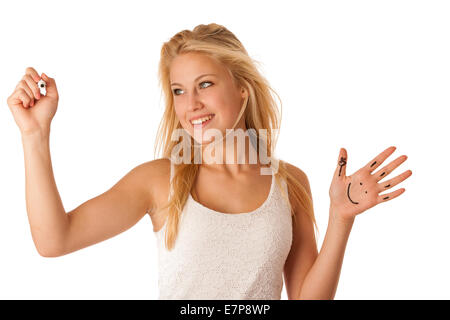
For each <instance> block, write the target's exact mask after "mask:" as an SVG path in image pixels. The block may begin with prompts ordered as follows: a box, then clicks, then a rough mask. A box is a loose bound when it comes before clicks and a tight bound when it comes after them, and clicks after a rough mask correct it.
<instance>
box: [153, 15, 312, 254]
mask: <svg viewBox="0 0 450 320" xmlns="http://www.w3.org/2000/svg"><path fill="white" fill-rule="evenodd" d="M188 52H195V53H201V54H205V55H207V56H208V57H210V58H213V59H215V60H216V61H218V62H219V63H221V64H223V65H224V66H226V67H227V69H228V71H229V72H230V74H231V75H232V79H233V80H234V82H235V84H236V85H237V86H242V87H244V88H246V89H247V92H248V100H247V108H246V110H245V112H244V114H243V117H244V119H245V125H246V127H247V129H250V128H253V129H255V131H256V133H257V136H258V139H259V138H260V137H259V132H260V131H259V130H260V129H266V130H267V131H266V132H267V133H266V136H267V137H266V138H267V140H266V141H267V142H266V144H267V146H266V150H267V156H268V157H269V158H271V157H272V158H273V154H274V152H273V151H274V148H275V145H276V141H277V139H278V134H275V132H274V130H273V129H278V130H279V127H280V123H281V115H280V113H279V110H278V107H277V104H276V103H275V100H274V99H273V97H272V96H271V94H270V92H271V91H272V92H274V93H275V94H276V95H277V97H278V99H279V100H280V103H281V99H280V98H279V96H278V94H277V93H276V92H275V91H274V90H273V89H272V88H271V86H270V85H269V83H268V82H267V80H266V79H265V78H264V77H263V76H262V75H261V74H260V72H259V71H258V69H257V68H256V65H257V64H259V62H257V61H255V60H253V59H252V58H250V57H249V55H248V53H247V51H246V49H245V48H244V46H243V45H242V43H241V42H240V41H239V40H238V39H237V38H236V36H235V35H234V34H233V33H232V32H230V31H229V30H228V29H226V28H225V27H224V26H221V25H218V24H215V23H210V24H207V25H204V24H200V25H198V26H196V27H195V28H194V29H193V30H192V31H190V30H183V31H180V32H178V33H177V34H175V35H174V36H173V37H172V38H171V39H170V40H169V41H167V42H165V43H164V44H163V46H162V48H161V59H160V62H159V69H158V77H159V81H160V85H161V88H162V93H163V95H164V98H165V110H164V114H163V117H162V120H161V122H160V125H159V128H158V133H157V137H156V143H155V154H159V153H158V152H157V150H159V151H160V149H161V146H162V148H163V157H164V158H169V159H171V152H172V149H173V148H174V146H175V145H176V144H178V141H173V140H172V133H173V132H174V130H176V129H182V126H181V124H180V122H179V120H178V118H177V116H176V114H175V110H174V105H173V96H172V90H171V87H170V65H171V62H172V61H173V59H174V58H175V57H176V56H178V55H180V54H184V53H188ZM278 130H276V131H278ZM189 138H190V139H191V143H190V146H191V161H190V162H189V163H187V164H186V163H183V162H182V163H180V164H178V165H176V166H174V168H175V171H174V173H173V179H172V180H171V182H170V188H171V190H172V191H173V193H171V195H170V197H169V200H168V201H167V204H166V205H165V206H163V207H161V208H158V210H157V212H156V213H158V212H160V211H162V210H166V209H167V210H168V214H167V221H166V232H165V245H166V248H167V249H168V250H171V249H172V248H173V247H174V244H175V241H176V237H177V234H178V225H179V222H180V218H181V213H182V211H183V208H184V205H185V203H186V201H187V199H188V197H189V193H190V192H191V189H192V187H193V185H194V181H195V179H196V176H197V173H198V170H199V166H200V164H197V163H194V162H193V161H192V160H193V158H194V153H195V152H197V151H198V150H194V141H193V138H192V137H189ZM189 138H188V139H189ZM183 139H184V138H183ZM196 149H197V148H196ZM171 161H172V160H171ZM171 166H172V162H171ZM274 177H275V180H276V183H277V185H278V186H280V178H282V179H284V180H285V181H286V182H287V185H288V190H289V193H291V194H292V196H293V198H294V199H295V200H296V202H297V203H298V204H299V205H300V207H301V208H302V210H303V211H304V212H305V213H306V214H307V215H308V216H309V218H310V220H311V221H312V223H313V224H314V226H315V227H316V230H317V224H316V220H315V218H314V211H313V203H312V199H311V198H310V197H309V195H308V193H307V191H306V190H305V188H304V187H303V185H302V184H301V183H300V182H299V181H298V180H297V179H296V177H295V176H293V175H292V174H291V173H290V172H289V171H288V170H287V168H286V164H285V163H284V161H281V160H280V161H279V165H278V170H277V171H276V173H275V175H274ZM280 189H281V190H282V194H283V197H284V199H285V201H287V205H288V207H289V208H290V211H291V215H292V216H293V220H294V223H295V218H296V217H295V212H294V210H293V209H292V206H291V204H290V203H289V199H288V195H286V194H285V193H284V191H283V188H280Z"/></svg>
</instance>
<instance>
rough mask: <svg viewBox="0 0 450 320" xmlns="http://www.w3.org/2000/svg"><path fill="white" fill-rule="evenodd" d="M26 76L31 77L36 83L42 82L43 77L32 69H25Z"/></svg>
mask: <svg viewBox="0 0 450 320" xmlns="http://www.w3.org/2000/svg"><path fill="white" fill-rule="evenodd" d="M25 74H26V75H30V76H31V78H32V79H33V80H34V81H36V83H37V82H38V81H39V80H41V77H40V76H39V73H37V71H36V70H35V69H34V68H32V67H28V68H26V69H25Z"/></svg>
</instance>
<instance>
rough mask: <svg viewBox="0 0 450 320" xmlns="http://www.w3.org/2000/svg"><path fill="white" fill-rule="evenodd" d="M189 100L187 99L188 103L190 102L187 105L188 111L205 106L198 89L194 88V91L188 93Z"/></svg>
mask: <svg viewBox="0 0 450 320" xmlns="http://www.w3.org/2000/svg"><path fill="white" fill-rule="evenodd" d="M187 100H188V101H187V103H188V107H187V109H188V111H191V112H192V111H195V110H198V109H201V108H202V107H203V105H202V103H201V101H200V99H199V96H198V93H197V90H193V91H192V93H188V99H187Z"/></svg>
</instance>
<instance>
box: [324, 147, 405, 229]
mask: <svg viewBox="0 0 450 320" xmlns="http://www.w3.org/2000/svg"><path fill="white" fill-rule="evenodd" d="M395 149H396V147H389V148H387V149H386V150H384V151H383V152H381V153H380V154H379V155H378V156H376V157H375V158H374V159H372V160H371V161H369V162H368V163H367V164H366V165H365V166H364V167H362V168H361V169H359V170H358V171H356V172H355V173H354V174H352V175H351V176H348V177H347V176H346V175H345V171H346V167H347V151H346V150H345V149H344V148H341V150H340V152H339V158H338V165H337V168H336V171H335V173H334V177H333V181H332V182H331V186H330V191H329V194H330V210H331V211H330V214H332V215H333V218H337V219H339V220H342V221H344V222H347V221H348V222H352V221H353V220H354V218H355V217H356V216H357V215H358V214H360V213H362V212H364V211H366V210H367V209H370V208H372V207H374V206H376V205H377V204H379V203H382V202H386V201H390V200H392V199H394V198H396V197H398V196H399V195H401V194H402V193H403V192H404V191H405V188H401V189H398V190H395V191H393V192H390V193H385V194H382V195H380V194H379V193H381V192H384V191H387V190H389V189H391V188H392V187H394V186H396V185H397V184H399V183H400V182H402V181H403V180H405V179H407V178H408V177H410V176H411V174H412V171H411V170H407V171H405V172H403V173H402V174H399V175H398V176H396V177H393V178H392V179H389V180H386V181H384V182H379V181H380V180H382V179H384V178H385V177H387V176H388V175H389V174H390V173H391V172H392V171H393V170H394V169H395V168H397V167H398V166H399V165H400V164H402V163H403V162H404V161H405V160H406V159H407V156H406V155H403V156H400V157H398V158H397V159H395V160H393V161H392V162H391V163H389V164H387V165H385V166H384V167H382V168H381V169H380V170H378V171H377V172H375V173H373V174H372V172H373V171H375V169H377V168H378V167H379V166H380V165H381V164H382V163H383V162H384V161H385V160H386V158H387V157H389V156H390V155H391V154H392V153H393V152H394V151H395Z"/></svg>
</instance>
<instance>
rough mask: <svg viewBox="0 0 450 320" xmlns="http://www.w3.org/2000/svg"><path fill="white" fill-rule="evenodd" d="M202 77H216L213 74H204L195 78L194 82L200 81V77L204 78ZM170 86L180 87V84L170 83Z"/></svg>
mask: <svg viewBox="0 0 450 320" xmlns="http://www.w3.org/2000/svg"><path fill="white" fill-rule="evenodd" d="M204 76H216V74H215V73H205V74H202V75H199V76H198V77H197V78H195V80H194V81H197V80H198V79H200V78H201V77H204ZM170 85H171V86H174V85H179V86H181V84H179V83H176V82H174V83H171V84H170Z"/></svg>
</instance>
